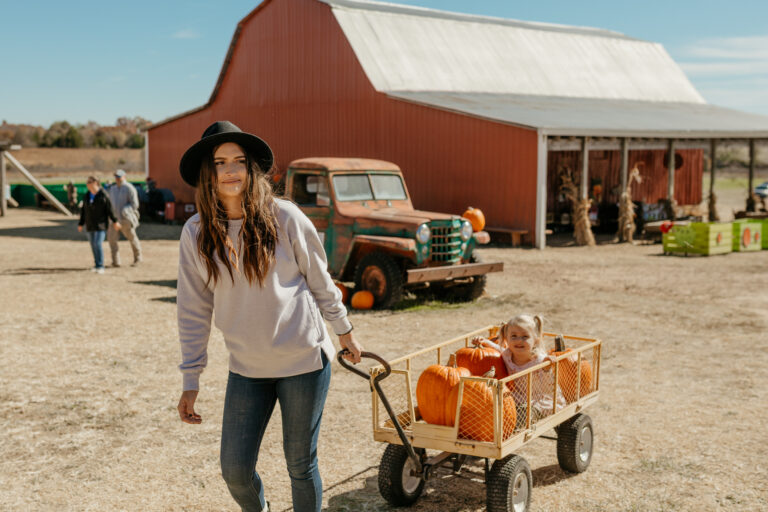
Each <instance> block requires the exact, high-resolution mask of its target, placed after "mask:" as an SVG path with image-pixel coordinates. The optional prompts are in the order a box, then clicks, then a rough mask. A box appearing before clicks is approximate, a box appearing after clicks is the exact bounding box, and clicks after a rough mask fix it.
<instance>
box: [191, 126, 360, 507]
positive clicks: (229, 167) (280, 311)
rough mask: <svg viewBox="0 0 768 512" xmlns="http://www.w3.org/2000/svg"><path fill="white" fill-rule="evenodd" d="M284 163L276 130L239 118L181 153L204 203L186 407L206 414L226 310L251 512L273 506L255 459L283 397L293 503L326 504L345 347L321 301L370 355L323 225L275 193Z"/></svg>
mask: <svg viewBox="0 0 768 512" xmlns="http://www.w3.org/2000/svg"><path fill="white" fill-rule="evenodd" d="M272 162H273V157H272V151H271V150H270V148H269V146H268V145H267V144H266V143H265V142H264V141H262V140H261V139H259V138H258V137H256V136H254V135H251V134H249V133H244V132H242V131H241V130H240V129H239V128H238V127H237V126H235V125H234V124H232V123H230V122H228V121H219V122H216V123H214V124H212V125H211V126H209V127H208V128H207V129H206V130H205V132H204V133H203V137H202V138H201V140H199V141H198V142H197V143H195V144H194V145H193V146H192V147H190V148H189V149H188V150H187V152H186V153H185V154H184V156H183V157H182V159H181V165H180V171H181V176H182V178H183V179H184V181H186V182H187V183H189V184H190V185H192V186H194V187H196V201H197V210H198V214H196V215H195V216H193V217H192V218H190V219H189V220H188V221H187V223H186V224H185V225H184V229H183V231H182V234H181V242H180V243H181V247H180V255H179V279H178V298H177V304H178V322H179V337H180V341H181V352H182V364H181V365H180V369H181V371H182V374H183V382H184V387H183V393H182V395H181V399H180V400H179V405H178V410H179V415H180V417H181V420H182V421H184V422H185V423H191V424H198V423H200V422H201V421H202V419H201V417H200V415H199V414H197V413H196V412H195V409H194V404H195V399H196V398H197V393H198V389H199V386H198V381H199V375H200V373H201V372H202V371H203V369H204V368H205V365H206V362H207V356H206V347H207V344H208V336H209V333H210V324H211V315H212V313H214V312H215V318H216V326H217V327H218V328H219V329H221V331H222V332H223V334H224V340H225V342H226V345H227V349H228V350H229V353H230V357H229V369H230V372H229V380H228V383H227V392H226V397H225V401H224V419H223V424H222V435H221V469H222V476H223V477H224V480H225V482H226V483H227V487H228V488H229V491H230V492H231V494H232V496H233V497H234V499H235V501H237V503H238V504H239V505H240V507H242V509H243V510H245V511H262V510H268V505H267V504H266V501H265V499H264V490H263V486H262V483H261V479H260V478H259V474H258V473H257V472H256V471H255V465H256V461H257V458H258V453H259V445H260V443H261V439H262V437H263V434H264V430H265V428H266V426H267V423H268V422H269V418H270V415H271V414H272V410H273V408H274V406H275V401H276V400H279V401H280V410H281V413H282V419H283V449H284V452H285V458H286V462H287V465H288V473H289V475H290V477H291V491H292V495H293V508H294V510H296V511H297V512H305V511H319V510H320V507H321V503H322V482H321V480H320V474H319V473H318V470H317V436H318V433H319V428H320V419H321V415H322V410H323V405H324V403H325V397H326V394H327V392H328V384H329V381H330V374H331V369H330V361H331V360H332V358H333V356H334V354H335V349H334V346H333V344H332V342H331V340H330V338H329V336H328V333H327V331H326V328H325V324H324V323H323V320H322V318H321V317H320V314H319V313H320V311H322V316H323V317H325V319H326V320H327V321H328V322H329V323H330V324H331V326H332V327H333V330H334V331H335V333H336V334H337V335H338V336H339V343H340V344H341V346H342V347H344V348H347V349H349V351H350V354H349V355H348V356H346V357H347V358H348V359H349V360H350V361H352V362H359V361H360V350H361V348H360V346H359V345H358V343H357V342H356V341H355V339H354V337H353V335H352V325H351V324H350V323H349V321H348V320H347V317H346V309H345V308H344V305H343V304H342V302H341V292H340V291H339V290H338V288H337V287H336V286H335V285H334V283H333V281H332V280H331V277H330V275H329V274H328V271H327V262H326V258H325V253H324V251H323V246H322V243H321V242H320V239H319V237H318V235H317V231H316V230H315V228H314V226H313V225H312V223H311V222H310V221H309V219H307V217H306V216H305V215H304V214H303V213H302V212H301V210H299V208H298V207H296V205H294V204H293V203H291V202H289V201H285V200H282V199H276V198H275V197H274V196H273V194H272V189H271V187H270V185H269V182H268V180H267V178H266V176H265V173H266V172H267V171H269V170H270V168H271V167H272ZM318 310H319V311H318Z"/></svg>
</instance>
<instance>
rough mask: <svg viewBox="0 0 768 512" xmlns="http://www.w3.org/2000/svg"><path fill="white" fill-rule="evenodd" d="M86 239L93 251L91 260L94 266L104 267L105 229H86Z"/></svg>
mask: <svg viewBox="0 0 768 512" xmlns="http://www.w3.org/2000/svg"><path fill="white" fill-rule="evenodd" d="M85 234H86V236H87V237H88V241H89V242H91V251H93V261H94V263H95V264H96V268H104V248H103V247H102V244H103V243H104V238H106V236H107V232H106V231H86V233H85Z"/></svg>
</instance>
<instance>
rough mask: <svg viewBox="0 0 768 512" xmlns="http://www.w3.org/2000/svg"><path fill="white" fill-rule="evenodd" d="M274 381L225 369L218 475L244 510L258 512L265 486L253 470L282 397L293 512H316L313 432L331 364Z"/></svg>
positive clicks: (319, 485)
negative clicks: (276, 403) (273, 412)
mask: <svg viewBox="0 0 768 512" xmlns="http://www.w3.org/2000/svg"><path fill="white" fill-rule="evenodd" d="M322 360H323V368H322V369H320V370H316V371H313V372H310V373H304V374H302V375H295V376H292V377H284V378H277V379H251V378H248V377H243V376H242V375H238V374H236V373H232V372H229V381H228V382H227V395H226V398H225V400H224V421H223V425H222V429H221V474H222V476H223V477H224V481H225V482H226V483H227V487H228V488H229V492H230V493H231V494H232V497H233V498H235V501H236V502H237V503H238V505H240V507H241V508H242V510H243V511H244V512H251V511H253V512H261V510H262V509H263V508H264V503H265V501H264V487H263V485H262V483H261V478H260V477H259V474H258V473H257V472H256V469H255V468H256V461H257V460H258V457H259V447H260V445H261V440H262V438H263V436H264V431H265V430H266V428H267V423H269V418H270V416H271V415H272V411H273V409H274V408H275V401H276V400H280V411H281V413H282V418H283V451H284V452H285V460H286V463H287V466H288V474H289V476H290V477H291V493H292V495H293V510H294V511H295V512H320V507H321V505H322V501H323V482H322V480H321V479H320V473H319V471H318V469H317V436H318V434H319V432H320V419H321V417H322V414H323V406H324V405H325V397H326V395H327V394H328V385H329V383H330V381H331V365H330V364H329V362H328V358H327V357H326V356H325V354H324V353H323V355H322Z"/></svg>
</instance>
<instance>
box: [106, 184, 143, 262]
mask: <svg viewBox="0 0 768 512" xmlns="http://www.w3.org/2000/svg"><path fill="white" fill-rule="evenodd" d="M109 200H110V201H111V202H112V209H113V210H114V213H115V217H117V220H118V221H119V224H118V226H119V228H117V227H115V224H110V225H109V230H108V231H107V240H108V241H109V249H110V251H111V252H112V266H113V267H119V266H120V253H119V252H118V251H119V248H118V246H117V241H118V240H120V233H122V234H123V236H125V238H126V239H127V240H128V241H129V242H130V243H131V249H132V250H133V266H136V265H138V264H139V263H141V244H140V243H139V237H138V236H137V235H136V228H137V227H138V226H139V195H138V193H137V192H136V188H135V187H134V186H133V185H131V184H130V183H128V180H126V179H125V171H124V170H122V169H118V170H117V171H115V184H114V185H112V186H111V187H109Z"/></svg>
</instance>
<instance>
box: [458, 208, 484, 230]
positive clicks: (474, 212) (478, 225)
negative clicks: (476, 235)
mask: <svg viewBox="0 0 768 512" xmlns="http://www.w3.org/2000/svg"><path fill="white" fill-rule="evenodd" d="M462 217H464V218H465V219H467V220H468V221H469V223H470V224H472V229H473V230H474V231H475V232H478V231H482V230H483V228H484V227H485V215H483V212H482V210H480V208H472V207H471V206H470V207H468V208H467V211H465V212H464V214H463V215H462Z"/></svg>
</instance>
